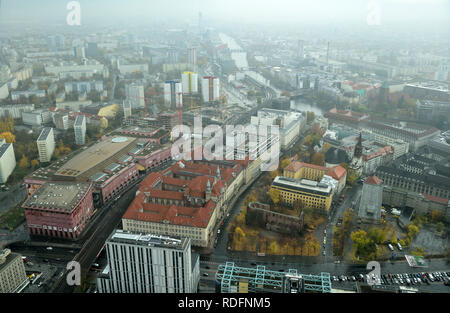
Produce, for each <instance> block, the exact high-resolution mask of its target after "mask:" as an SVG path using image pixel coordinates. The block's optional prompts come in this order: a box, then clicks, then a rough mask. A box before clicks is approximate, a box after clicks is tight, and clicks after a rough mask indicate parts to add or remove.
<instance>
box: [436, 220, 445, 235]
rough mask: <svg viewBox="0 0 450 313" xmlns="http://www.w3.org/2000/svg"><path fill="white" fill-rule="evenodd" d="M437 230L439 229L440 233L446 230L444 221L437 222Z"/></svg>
mask: <svg viewBox="0 0 450 313" xmlns="http://www.w3.org/2000/svg"><path fill="white" fill-rule="evenodd" d="M436 230H437V231H438V232H439V233H442V232H443V231H444V223H442V222H439V223H437V224H436Z"/></svg>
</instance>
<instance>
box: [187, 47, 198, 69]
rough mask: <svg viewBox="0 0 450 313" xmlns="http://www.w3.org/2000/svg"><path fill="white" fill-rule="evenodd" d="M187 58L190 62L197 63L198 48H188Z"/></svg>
mask: <svg viewBox="0 0 450 313" xmlns="http://www.w3.org/2000/svg"><path fill="white" fill-rule="evenodd" d="M187 60H188V63H189V64H193V65H197V62H198V55H197V48H189V49H188V57H187Z"/></svg>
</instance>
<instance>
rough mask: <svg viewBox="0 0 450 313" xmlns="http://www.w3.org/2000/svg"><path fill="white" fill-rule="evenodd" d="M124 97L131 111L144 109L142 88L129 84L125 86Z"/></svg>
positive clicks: (141, 86)
mask: <svg viewBox="0 0 450 313" xmlns="http://www.w3.org/2000/svg"><path fill="white" fill-rule="evenodd" d="M125 97H126V99H127V100H129V101H130V104H131V107H132V108H133V109H137V108H145V97H144V86H143V85H139V84H135V83H133V84H130V85H126V86H125Z"/></svg>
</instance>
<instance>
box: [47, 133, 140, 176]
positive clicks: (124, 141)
mask: <svg viewBox="0 0 450 313" xmlns="http://www.w3.org/2000/svg"><path fill="white" fill-rule="evenodd" d="M135 141H136V138H131V137H121V136H114V137H110V138H108V139H105V140H103V141H101V142H99V143H97V144H95V145H93V146H91V147H89V148H88V149H86V150H84V151H82V152H81V153H79V154H77V155H75V156H74V157H73V158H72V159H70V160H69V161H68V162H67V163H66V164H64V165H63V166H61V167H60V168H59V170H58V171H57V172H56V173H55V175H56V176H59V177H65V178H74V179H75V178H76V177H78V176H80V175H81V174H83V173H85V172H87V171H88V170H90V169H91V168H93V167H95V166H97V165H99V164H100V163H102V162H104V161H106V160H108V159H110V158H112V157H113V156H115V155H117V154H119V153H120V152H122V151H123V152H124V153H126V152H127V151H125V150H126V149H127V148H129V147H130V146H131V145H133V144H134V143H135Z"/></svg>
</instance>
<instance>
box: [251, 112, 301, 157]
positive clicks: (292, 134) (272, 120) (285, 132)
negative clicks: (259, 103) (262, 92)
mask: <svg viewBox="0 0 450 313" xmlns="http://www.w3.org/2000/svg"><path fill="white" fill-rule="evenodd" d="M250 123H251V124H252V125H255V126H258V125H264V126H272V125H277V126H278V127H279V131H280V147H281V149H286V148H288V147H289V146H290V145H292V144H293V143H294V142H295V141H296V140H297V139H298V137H299V135H300V131H301V130H302V129H303V128H304V127H305V125H306V119H305V118H304V117H303V116H302V114H301V113H298V112H290V111H284V110H275V109H267V108H264V109H261V110H259V111H258V114H257V116H252V117H251V119H250Z"/></svg>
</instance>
